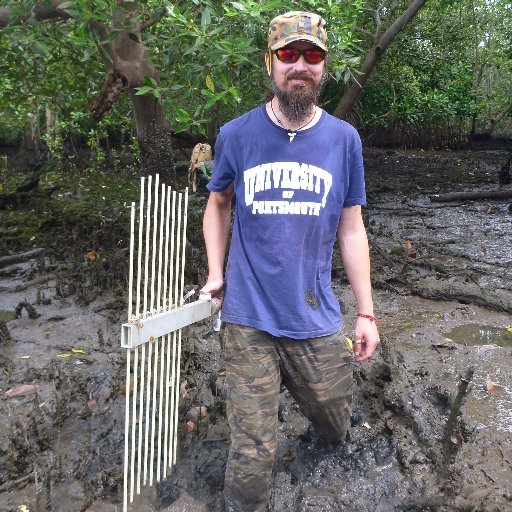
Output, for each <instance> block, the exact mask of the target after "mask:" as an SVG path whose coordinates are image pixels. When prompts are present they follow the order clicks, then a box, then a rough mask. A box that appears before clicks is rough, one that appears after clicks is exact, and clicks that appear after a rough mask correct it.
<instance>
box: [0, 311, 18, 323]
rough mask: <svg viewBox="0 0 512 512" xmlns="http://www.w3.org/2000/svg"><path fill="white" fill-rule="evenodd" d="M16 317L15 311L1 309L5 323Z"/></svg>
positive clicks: (0, 313)
mask: <svg viewBox="0 0 512 512" xmlns="http://www.w3.org/2000/svg"><path fill="white" fill-rule="evenodd" d="M15 318H16V316H15V314H14V311H9V310H8V309H0V321H3V322H5V323H7V322H10V321H11V320H14V319H15Z"/></svg>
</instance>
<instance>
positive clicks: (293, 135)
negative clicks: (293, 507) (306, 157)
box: [288, 132, 297, 142]
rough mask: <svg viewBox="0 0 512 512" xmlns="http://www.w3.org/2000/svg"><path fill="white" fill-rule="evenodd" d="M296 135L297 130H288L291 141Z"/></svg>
mask: <svg viewBox="0 0 512 512" xmlns="http://www.w3.org/2000/svg"><path fill="white" fill-rule="evenodd" d="M295 135H297V132H288V137H290V142H292V141H293V139H294V138H295Z"/></svg>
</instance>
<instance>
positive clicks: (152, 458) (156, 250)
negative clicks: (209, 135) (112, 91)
mask: <svg viewBox="0 0 512 512" xmlns="http://www.w3.org/2000/svg"><path fill="white" fill-rule="evenodd" d="M159 182H160V176H159V175H158V174H157V175H156V176H155V190H154V194H155V199H154V207H153V239H152V246H151V301H150V312H151V313H150V314H151V315H153V314H154V313H155V312H156V307H155V303H158V297H156V296H155V295H156V294H155V292H156V285H155V281H156V260H157V256H158V253H159V252H160V251H159V248H158V246H157V234H158V230H159V225H158V192H159ZM150 343H152V344H153V345H154V359H153V382H152V391H153V393H152V400H151V450H150V457H149V462H150V465H149V485H150V486H152V485H153V475H154V468H155V464H154V462H155V431H156V430H155V429H156V427H155V422H156V409H157V397H156V392H157V387H158V376H157V372H158V357H159V345H158V340H152V341H150Z"/></svg>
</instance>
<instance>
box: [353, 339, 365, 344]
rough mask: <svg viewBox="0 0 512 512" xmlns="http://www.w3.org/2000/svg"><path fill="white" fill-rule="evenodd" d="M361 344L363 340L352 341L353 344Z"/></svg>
mask: <svg viewBox="0 0 512 512" xmlns="http://www.w3.org/2000/svg"><path fill="white" fill-rule="evenodd" d="M362 344H363V340H356V341H354V345H362Z"/></svg>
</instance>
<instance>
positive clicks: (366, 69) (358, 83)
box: [334, 0, 427, 119]
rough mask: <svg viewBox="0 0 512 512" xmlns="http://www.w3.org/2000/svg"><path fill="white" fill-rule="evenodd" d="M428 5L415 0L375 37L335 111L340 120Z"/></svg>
mask: <svg viewBox="0 0 512 512" xmlns="http://www.w3.org/2000/svg"><path fill="white" fill-rule="evenodd" d="M426 3H427V0H413V1H412V2H411V4H410V5H409V7H408V8H407V9H406V10H405V11H404V12H403V13H402V15H401V16H400V17H399V18H398V19H397V20H396V21H395V22H394V23H393V24H392V25H390V26H389V27H388V28H387V29H386V31H385V32H384V34H382V36H381V37H379V35H378V30H379V28H377V33H376V34H375V36H374V44H373V46H372V48H371V49H370V51H369V52H368V54H367V55H366V58H365V60H364V62H363V65H362V67H361V70H360V73H359V75H358V77H357V80H354V82H355V83H354V84H352V85H351V86H350V87H349V89H348V90H347V91H346V92H345V94H344V95H343V97H342V98H341V101H340V102H339V104H338V106H337V107H336V109H335V110H334V115H335V116H336V117H339V118H340V119H343V118H346V117H347V116H348V115H349V114H350V112H351V111H352V109H353V108H354V105H355V104H356V102H357V100H358V99H359V98H360V97H361V93H362V91H363V87H364V86H365V84H366V82H367V81H368V78H369V77H370V74H371V73H372V71H373V70H374V69H375V66H376V65H377V62H379V60H380V59H381V57H382V55H383V54H384V52H385V51H386V49H387V48H388V46H389V45H390V44H391V43H392V42H393V40H394V39H395V37H396V36H397V35H398V34H399V33H400V32H401V31H402V30H403V29H404V27H405V26H406V25H407V24H408V23H409V22H410V21H411V20H412V19H413V18H414V16H416V14H417V13H418V11H419V10H420V9H421V8H422V7H423V6H424V5H425V4H426Z"/></svg>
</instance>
